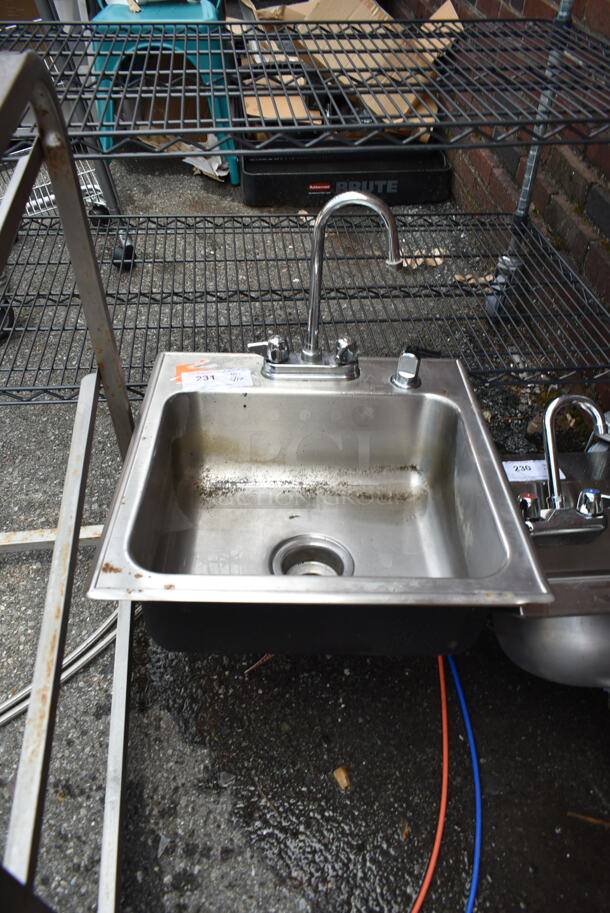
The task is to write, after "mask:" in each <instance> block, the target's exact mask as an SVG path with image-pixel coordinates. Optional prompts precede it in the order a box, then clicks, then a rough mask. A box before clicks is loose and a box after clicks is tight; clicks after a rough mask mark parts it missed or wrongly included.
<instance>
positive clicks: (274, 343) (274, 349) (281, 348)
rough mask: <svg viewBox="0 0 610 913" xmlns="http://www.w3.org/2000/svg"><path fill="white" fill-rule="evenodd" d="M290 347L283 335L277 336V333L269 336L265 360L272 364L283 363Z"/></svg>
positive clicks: (286, 358) (286, 359)
mask: <svg viewBox="0 0 610 913" xmlns="http://www.w3.org/2000/svg"><path fill="white" fill-rule="evenodd" d="M289 355H290V347H289V345H288V340H287V339H286V337H285V336H279V335H278V334H277V333H276V334H274V335H273V336H270V337H269V339H268V340H267V361H270V362H271V363H272V364H274V365H279V364H283V363H284V362H285V361H288V356H289Z"/></svg>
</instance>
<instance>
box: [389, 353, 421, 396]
mask: <svg viewBox="0 0 610 913" xmlns="http://www.w3.org/2000/svg"><path fill="white" fill-rule="evenodd" d="M419 363H420V359H419V357H418V356H417V355H416V354H415V353H414V352H409V351H408V349H406V350H405V351H404V352H402V353H401V355H400V356H399V358H398V364H397V365H396V370H395V372H394V374H392V383H393V384H394V386H395V387H399V388H400V389H401V390H410V389H413V388H415V387H419V384H420V380H419Z"/></svg>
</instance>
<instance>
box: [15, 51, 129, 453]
mask: <svg viewBox="0 0 610 913" xmlns="http://www.w3.org/2000/svg"><path fill="white" fill-rule="evenodd" d="M28 103H30V104H31V105H32V108H33V110H34V114H35V116H36V121H37V125H38V132H39V138H38V139H37V140H36V142H35V143H34V145H33V147H32V151H31V153H30V156H29V158H28V160H27V162H26V165H24V166H23V167H20V166H18V167H17V168H16V169H15V171H16V174H15V176H14V178H13V179H12V180H11V184H10V187H9V190H10V191H11V192H10V194H9V196H10V200H9V202H8V203H7V211H6V215H7V217H8V218H7V223H6V229H5V232H4V234H3V233H2V229H1V228H0V241H1V242H2V243H1V244H0V247H1V248H2V249H3V250H4V254H2V253H0V269H1V268H2V264H3V263H4V260H5V259H6V250H7V245H8V244H10V243H11V242H12V240H13V238H14V229H15V225H14V213H15V208H14V207H13V206H11V202H12V200H15V201H20V202H21V203H22V205H23V206H25V202H26V198H27V195H29V191H30V190H31V189H32V185H33V183H34V178H35V168H34V165H35V164H36V163H38V161H39V159H40V149H42V154H43V156H44V160H45V164H46V166H47V169H48V172H49V176H50V178H51V183H52V185H53V189H54V191H55V199H56V203H57V209H58V211H59V214H60V216H61V219H62V223H63V228H64V232H65V239H66V246H67V247H68V250H69V252H70V259H71V262H72V269H73V271H74V276H75V279H76V284H77V286H78V289H79V291H80V294H81V298H82V307H83V312H84V314H85V320H86V322H87V328H88V330H89V333H90V335H91V341H92V344H93V349H94V352H95V357H96V360H97V363H98V366H99V370H100V374H101V378H102V383H103V385H104V391H105V394H106V398H107V400H108V406H109V409H110V412H111V415H112V421H113V425H114V429H115V433H116V436H117V442H118V445H119V449H120V451H121V454H122V456H124V455H125V453H126V452H127V447H128V445H129V440H130V438H131V433H132V430H133V418H132V415H131V407H130V405H129V400H128V397H127V389H126V387H125V380H124V376H123V368H122V365H121V362H120V359H119V355H118V350H117V345H116V339H115V336H114V331H113V328H112V321H111V319H110V314H109V311H108V307H107V304H106V298H105V295H104V290H103V286H102V280H101V276H100V272H99V268H98V264H97V260H96V257H95V251H94V248H93V242H92V240H91V233H90V230H89V223H88V221H87V217H86V214H85V208H84V205H83V199H82V195H81V192H80V188H79V183H78V175H77V172H76V168H75V165H74V161H73V159H72V155H71V152H70V145H69V141H68V136H67V133H66V128H65V123H64V119H63V115H62V111H61V107H60V105H59V103H58V101H57V97H56V95H55V91H54V89H53V83H52V80H51V76H50V74H49V71H48V69H47V67H46V66H45V64H44V63H43V61H42V59H41V58H39V57H37V56H36V54H34V53H33V52H31V51H28V52H26V53H24V54H14V53H8V52H4V53H1V54H0V112H1V114H2V116H1V117H0V150H4V149H5V148H6V147H7V145H8V143H9V141H10V139H11V136H12V134H13V133H14V131H15V130H16V128H17V127H18V125H19V123H20V121H21V118H22V115H23V109H24V108H25V106H26V105H27V104H28ZM26 179H27V180H26ZM26 190H27V195H26ZM13 191H14V194H13Z"/></svg>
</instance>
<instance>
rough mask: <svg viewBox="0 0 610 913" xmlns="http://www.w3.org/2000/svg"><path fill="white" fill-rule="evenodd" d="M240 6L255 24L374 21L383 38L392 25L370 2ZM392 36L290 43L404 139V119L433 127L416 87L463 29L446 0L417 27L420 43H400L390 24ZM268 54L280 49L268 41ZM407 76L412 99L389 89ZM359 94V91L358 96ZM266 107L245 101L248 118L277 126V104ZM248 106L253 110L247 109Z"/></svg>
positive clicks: (314, 0) (291, 113) (428, 102)
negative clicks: (379, 25)
mask: <svg viewBox="0 0 610 913" xmlns="http://www.w3.org/2000/svg"><path fill="white" fill-rule="evenodd" d="M242 2H243V3H244V4H245V5H246V6H248V8H249V9H251V10H252V12H253V13H254V16H255V17H256V18H257V19H259V20H262V21H269V20H272V19H275V20H283V21H312V22H318V21H320V22H322V21H324V22H333V21H335V22H349V21H352V22H356V21H370V20H374V21H378V22H384V23H387V25H385V26H384V29H385V31H386V32H391V31H392V25H391V23H392V22H393V21H394V20H393V18H392V16H390V15H389V13H386V12H385V10H383V9H382V8H381V7H380V6H379V5H378V4H377V3H376V2H375V0H307V2H305V3H297V4H294V5H292V6H290V5H285V4H281V5H279V6H273V7H265V8H264V9H258V10H257V9H256V8H255V6H254V4H253V2H252V0H242ZM445 21H449V22H454V23H455V25H454V26H450V27H449V28H448V27H447V26H442V27H439V25H438V24H437V23H439V22H445ZM396 31H397V37H396V39H393V38H391V37H384V40H383V43H381V42H379V41H375V40H373V39H371V40H368V39H367V38H366V37H363V38H362V39H360V40H359V39H356V38H354V37H350V38H345V39H343V38H329V39H326V40H324V39H319V40H316V41H313V40H307V39H304V40H302V41H298V40H296V39H295V41H294V44H295V46H298V47H299V48H302V50H303V52H304V53H303V54H302V55H301V56H302V57H303V58H304V59H307V60H309V61H311V62H313V63H314V64H315V65H316V66H317V67H318V68H319V69H321V70H326V71H327V72H331V73H333V74H334V77H335V79H336V80H338V81H339V82H341V83H342V84H343V85H345V86H350V87H351V88H352V89H354V90H355V91H356V92H358V99H359V101H360V103H361V104H362V105H363V107H364V108H366V109H367V110H369V111H370V112H371V114H373V116H375V117H380V118H388V119H389V121H390V122H394V123H397V125H398V126H397V130H399V131H400V132H401V133H409V132H411V131H412V130H413V129H414V128H413V127H409V126H408V125H405V124H404V121H405V119H408V118H409V117H413V118H414V119H416V120H417V122H418V125H421V123H422V121H423V122H424V123H430V124H432V123H433V122H434V120H435V117H434V114H435V113H436V112H437V111H438V105H437V104H436V102H435V101H434V99H432V98H431V96H429V95H427V94H425V95H422V94H421V87H422V86H424V85H425V83H426V80H427V78H430V77H432V76H433V75H434V71H433V69H432V65H433V64H434V62H435V61H436V59H437V58H438V57H439V55H440V54H442V53H444V52H445V51H447V50H448V49H449V48H450V47H451V45H452V44H453V42H454V41H455V40H456V38H457V37H458V36H459V34H460V32H462V31H463V26H462V25H461V23H460V21H459V17H458V14H457V11H456V9H455V7H454V5H453V3H452V2H451V0H446V2H445V3H443V4H442V6H441V7H439V9H438V10H437V11H436V12H435V13H434V14H433V15H432V16H431V17H430V19H429V20H428V22H426V23H424V24H422V26H421V31H422V33H424V34H423V35H422V37H421V38H420V37H418V38H413V39H410V40H408V41H405V39H404V38H403V36H402V26H401V25H400V23H397V24H396ZM439 33H441V34H439ZM268 48H269V50H273V51H275V52H277V53H278V54H282V49H281V48H280V47H278V46H277V45H276V44H275V43H274V42H273V41H270V42H269V43H268ZM407 71H411V72H412V74H413V79H412V82H413V84H414V85H415V84H417V88H418V89H419V90H420V91H419V92H418V93H416V92H408V91H405V90H404V89H403V90H400V91H392V89H391V86H392V85H393V84H396V83H398V82H400V83H401V84H402V85H404V84H405V82H408V76H407ZM371 82H373V83H374V84H375V85H376V86H378V87H379V88H380V89H381V88H382V87H383V86H384V85H385V86H388V90H387V91H386V92H379V93H371V91H370V89H371ZM364 87H366V88H367V89H368V92H365V93H364V94H362V88H364ZM359 89H360V91H358V90H359ZM267 101H268V102H269V104H267V103H265V99H264V98H262V97H260V98H255V99H248V101H247V104H246V111H247V112H248V113H251V115H252V116H259V117H262V116H263V115H264V119H273V120H277V110H278V109H279V107H280V102H281V101H282V99H280V98H278V99H275V104H274V101H273V100H272V99H270V98H269V99H267ZM254 102H255V103H256V104H255V106H254V107H253V105H252V103H254ZM301 107H302V109H303V111H304V116H305V119H306V120H307V121H310V119H311V116H312V114H317V113H318V112H310V111H308V110H307V109H306V108H305V107H304V106H303V105H302V103H301ZM297 110H298V102H297V99H296V98H295V99H294V100H293V101H292V100H291V102H290V103H289V104H288V105H287V106H286V108H285V117H286V118H287V119H290V120H292V119H293V118H294V117H295V116H298V115H297V114H296V111H297ZM269 112H273V113H272V114H270V113H269ZM429 137H430V134H429V133H426V134H422V135H421V136H420V137H419V140H420V141H421V142H426V141H427V140H428V139H429Z"/></svg>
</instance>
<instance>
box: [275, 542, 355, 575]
mask: <svg viewBox="0 0 610 913" xmlns="http://www.w3.org/2000/svg"><path fill="white" fill-rule="evenodd" d="M271 572H272V573H273V574H279V575H280V576H282V575H283V576H286V575H287V576H292V577H296V576H299V577H350V576H351V575H352V574H353V573H354V559H353V558H352V556H351V555H350V553H349V552H348V550H347V549H346V548H345V546H344V545H341V543H340V542H337V540H336V539H331V538H330V537H329V536H294V537H293V538H292V539H285V540H284V542H280V544H279V545H278V546H277V547H276V548H275V549H274V551H273V553H272V555H271Z"/></svg>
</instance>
